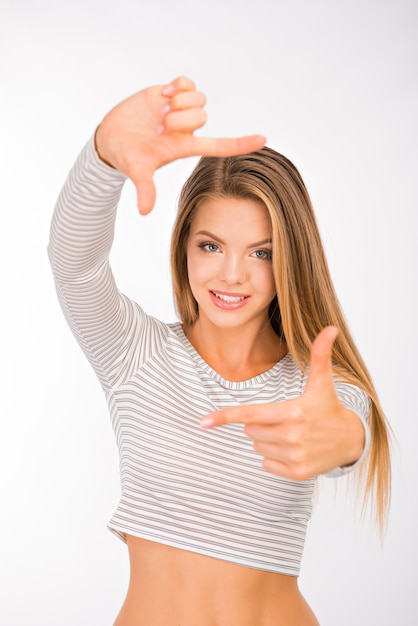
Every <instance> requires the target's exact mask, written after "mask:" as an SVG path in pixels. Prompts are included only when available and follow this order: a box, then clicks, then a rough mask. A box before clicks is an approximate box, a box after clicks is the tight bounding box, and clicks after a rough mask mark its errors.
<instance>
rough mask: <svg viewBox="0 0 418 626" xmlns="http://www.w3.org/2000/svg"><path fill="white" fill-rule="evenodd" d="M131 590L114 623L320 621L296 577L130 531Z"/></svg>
mask: <svg viewBox="0 0 418 626" xmlns="http://www.w3.org/2000/svg"><path fill="white" fill-rule="evenodd" d="M127 543H128V549H129V558H130V583H129V588H128V593H127V596H126V599H125V602H124V604H123V606H122V609H121V611H120V613H119V615H118V617H117V619H116V621H115V623H114V626H319V622H318V620H317V619H316V617H315V615H314V614H313V612H312V610H311V609H310V608H309V606H308V604H307V603H306V601H305V600H304V598H303V596H302V595H301V593H300V591H299V589H298V582H297V578H296V577H294V576H285V575H283V574H275V573H272V572H266V571H262V570H257V569H252V568H248V567H243V566H241V565H236V564H234V563H229V562H227V561H222V560H220V559H214V558H212V557H208V556H203V555H201V554H195V553H194V552H189V551H185V550H179V549H178V548H173V547H170V546H166V545H163V544H159V543H155V542H153V541H148V540H145V539H140V538H138V537H132V536H130V535H128V536H127Z"/></svg>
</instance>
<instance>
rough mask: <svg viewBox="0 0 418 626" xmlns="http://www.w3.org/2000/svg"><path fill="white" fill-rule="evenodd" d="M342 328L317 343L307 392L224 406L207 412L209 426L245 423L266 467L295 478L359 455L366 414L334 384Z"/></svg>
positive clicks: (204, 422) (203, 423) (204, 423)
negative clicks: (337, 340) (361, 415)
mask: <svg viewBox="0 0 418 626" xmlns="http://www.w3.org/2000/svg"><path fill="white" fill-rule="evenodd" d="M337 334H338V329H337V328H335V327H334V326H328V327H327V328H324V329H323V330H322V331H321V332H320V334H319V335H318V337H317V338H316V339H315V341H314V343H313V344H312V348H311V363H310V368H309V373H308V378H307V382H306V387H305V390H304V392H303V393H302V394H301V395H300V396H299V397H298V398H295V399H292V400H286V401H284V402H278V403H271V404H247V405H244V406H236V407H231V408H227V409H221V410H220V411H216V412H215V413H211V414H210V415H207V416H206V417H204V418H203V419H202V421H201V426H202V427H203V428H213V427H216V426H223V425H224V424H235V423H238V424H244V425H245V434H246V435H247V436H248V437H250V438H251V439H252V440H253V442H254V450H255V451H256V452H258V453H259V454H261V455H262V456H263V457H264V459H263V467H264V468H265V469H266V470H267V471H268V472H271V473H273V474H278V475H279V476H283V477H284V478H289V479H292V480H307V479H309V478H311V477H312V476H316V475H318V474H325V473H326V472H329V471H331V470H333V469H335V468H336V467H342V466H344V465H350V464H352V463H354V462H355V461H357V460H358V459H359V458H360V456H361V454H362V452H363V449H364V443H365V433H364V427H363V424H362V423H361V420H360V418H359V417H358V415H356V413H354V412H352V411H350V410H348V409H346V408H345V407H344V406H343V405H342V404H341V402H340V401H339V399H338V396H337V393H336V391H335V387H334V380H333V373H332V361H331V353H332V346H333V343H334V340H335V338H336V337H337Z"/></svg>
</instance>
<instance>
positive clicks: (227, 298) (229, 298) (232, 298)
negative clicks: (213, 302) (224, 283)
mask: <svg viewBox="0 0 418 626" xmlns="http://www.w3.org/2000/svg"><path fill="white" fill-rule="evenodd" d="M213 293H214V294H215V296H216V297H217V298H219V300H223V301H224V302H231V303H233V302H241V300H244V299H245V296H225V295H223V294H221V293H216V291H214V292H213Z"/></svg>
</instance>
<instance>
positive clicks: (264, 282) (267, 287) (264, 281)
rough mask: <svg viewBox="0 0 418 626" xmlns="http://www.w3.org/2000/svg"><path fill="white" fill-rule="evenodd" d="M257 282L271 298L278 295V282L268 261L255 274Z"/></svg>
mask: <svg viewBox="0 0 418 626" xmlns="http://www.w3.org/2000/svg"><path fill="white" fill-rule="evenodd" d="M255 283H256V284H257V285H258V286H259V287H260V289H261V290H262V291H264V292H265V293H266V294H267V295H269V296H271V299H273V298H274V296H275V295H276V283H275V280H274V275H273V269H272V267H271V265H270V264H268V263H267V262H266V264H265V265H263V266H261V267H259V268H258V271H257V275H256V276H255Z"/></svg>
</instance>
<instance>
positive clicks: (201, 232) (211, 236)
mask: <svg viewBox="0 0 418 626" xmlns="http://www.w3.org/2000/svg"><path fill="white" fill-rule="evenodd" d="M197 235H204V236H205V237H209V239H215V241H219V243H221V244H222V245H223V246H224V245H225V242H224V241H222V239H220V238H219V237H218V236H217V235H214V234H213V233H210V232H209V231H208V230H199V231H198V232H197V233H195V236H197ZM266 243H272V240H271V239H270V238H268V239H262V240H261V241H255V242H254V243H250V245H249V246H247V248H256V247H257V246H264V245H266Z"/></svg>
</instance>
